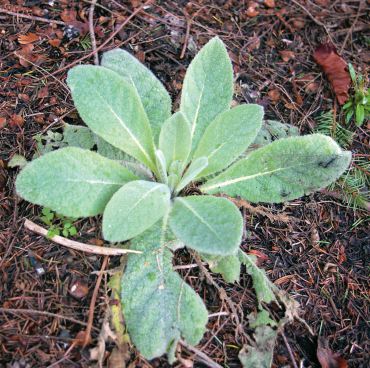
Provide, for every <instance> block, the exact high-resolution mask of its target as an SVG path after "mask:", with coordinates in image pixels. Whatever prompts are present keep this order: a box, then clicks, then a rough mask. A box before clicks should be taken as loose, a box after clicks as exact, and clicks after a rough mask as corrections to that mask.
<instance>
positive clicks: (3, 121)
mask: <svg viewBox="0 0 370 368" xmlns="http://www.w3.org/2000/svg"><path fill="white" fill-rule="evenodd" d="M5 126H6V118H5V117H4V116H0V129H1V128H4V127H5Z"/></svg>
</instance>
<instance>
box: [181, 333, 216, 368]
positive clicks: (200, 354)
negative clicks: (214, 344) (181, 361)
mask: <svg viewBox="0 0 370 368" xmlns="http://www.w3.org/2000/svg"><path fill="white" fill-rule="evenodd" d="M179 342H180V344H181V345H182V346H184V347H185V348H186V349H188V350H189V351H191V352H193V353H194V354H195V355H198V357H199V358H201V360H202V362H203V363H204V364H206V365H207V366H208V367H210V368H222V366H221V365H219V364H218V363H216V362H215V361H213V360H212V359H211V358H210V357H209V356H208V355H206V354H204V353H203V352H202V351H200V350H199V349H197V348H196V347H194V346H191V345H189V344H188V343H187V342H186V341H184V340H182V339H180V340H179Z"/></svg>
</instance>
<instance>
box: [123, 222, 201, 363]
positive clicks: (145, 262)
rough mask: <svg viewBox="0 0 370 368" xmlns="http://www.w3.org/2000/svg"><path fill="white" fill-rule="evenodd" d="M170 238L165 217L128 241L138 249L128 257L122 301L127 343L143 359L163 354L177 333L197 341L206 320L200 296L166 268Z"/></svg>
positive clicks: (172, 346)
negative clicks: (128, 342) (137, 253)
mask: <svg viewBox="0 0 370 368" xmlns="http://www.w3.org/2000/svg"><path fill="white" fill-rule="evenodd" d="M173 240H174V239H173V237H172V236H171V235H170V234H168V229H167V224H166V220H164V221H163V222H162V221H160V222H159V223H157V224H156V225H154V226H153V227H151V228H150V229H149V230H147V231H146V232H144V233H143V234H142V235H140V236H138V237H136V238H135V239H133V240H132V241H131V249H136V250H140V251H142V252H143V253H142V254H140V255H137V256H136V257H132V256H131V255H129V256H128V261H127V266H126V271H125V274H124V276H123V278H122V304H123V311H124V316H125V322H126V325H127V328H128V332H129V334H130V337H131V339H132V342H133V343H134V344H135V345H136V347H137V348H138V349H139V351H140V353H141V354H143V355H144V357H145V358H147V359H152V358H155V357H158V356H161V355H162V354H164V353H167V354H169V355H170V356H169V359H170V361H172V360H173V358H174V357H173V356H171V355H172V354H173V353H172V351H173V348H174V346H175V345H176V343H177V341H178V340H179V338H180V337H182V338H183V339H184V340H186V341H187V342H188V343H189V344H192V345H195V344H197V343H198V342H199V341H200V339H201V338H202V336H203V333H204V332H205V325H206V323H207V319H208V313H207V310H206V308H205V306H204V304H203V302H202V299H201V298H200V297H199V296H198V295H197V294H196V293H195V292H194V290H193V289H191V288H190V287H189V285H187V284H186V283H185V282H184V281H183V280H182V279H181V278H180V276H179V275H178V274H177V273H176V272H174V271H173V270H172V253H171V251H170V250H169V249H170V248H171V247H172V246H171V242H172V241H173Z"/></svg>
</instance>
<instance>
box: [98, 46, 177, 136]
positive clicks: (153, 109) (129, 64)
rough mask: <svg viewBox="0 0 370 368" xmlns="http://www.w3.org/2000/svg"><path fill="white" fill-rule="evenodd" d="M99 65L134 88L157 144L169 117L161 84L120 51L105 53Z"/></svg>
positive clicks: (169, 99)
mask: <svg viewBox="0 0 370 368" xmlns="http://www.w3.org/2000/svg"><path fill="white" fill-rule="evenodd" d="M101 64H102V66H105V67H106V68H109V69H111V70H113V71H115V72H116V73H118V74H119V75H121V76H122V77H124V78H125V79H126V80H127V81H128V82H130V83H132V84H133V85H134V86H135V87H136V89H137V92H138V93H139V96H140V98H141V102H142V103H143V106H144V109H145V112H146V114H147V115H148V118H149V121H150V124H151V127H152V132H153V136H154V139H155V142H157V139H158V136H159V132H160V130H161V126H162V124H163V122H164V121H165V120H166V119H168V118H169V116H170V115H171V98H170V95H169V94H168V92H167V91H166V89H165V88H164V86H163V84H162V83H161V82H160V81H159V79H157V78H156V77H155V75H154V74H153V73H152V72H151V71H150V70H149V69H148V68H147V67H146V66H145V65H143V64H142V63H140V61H139V60H137V59H136V58H135V57H134V56H132V55H131V54H130V53H128V52H127V51H124V50H121V49H116V50H111V51H108V52H105V53H104V54H103V58H102V61H101Z"/></svg>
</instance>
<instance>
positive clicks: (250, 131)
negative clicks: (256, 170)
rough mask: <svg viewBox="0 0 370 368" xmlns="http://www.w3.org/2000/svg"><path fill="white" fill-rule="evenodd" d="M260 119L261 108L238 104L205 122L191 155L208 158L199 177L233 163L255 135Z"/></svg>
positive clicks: (261, 115)
mask: <svg viewBox="0 0 370 368" xmlns="http://www.w3.org/2000/svg"><path fill="white" fill-rule="evenodd" d="M262 118H263V108H262V107H261V106H259V105H253V104H248V105H240V106H237V107H235V108H233V109H231V110H228V111H225V112H223V113H221V114H220V115H218V116H217V117H216V119H215V120H214V121H213V122H212V123H211V124H210V125H208V127H207V129H206V131H205V133H204V135H203V137H202V138H201V139H200V141H199V145H198V148H197V149H196V151H195V153H194V158H198V157H202V156H204V157H207V158H208V166H207V167H206V168H205V169H204V170H203V171H202V172H201V173H200V174H199V175H198V178H201V177H204V176H207V175H210V174H214V173H216V172H218V171H221V170H222V169H225V168H226V167H227V166H229V165H230V164H231V163H233V161H235V159H237V158H238V157H239V156H240V155H241V154H242V153H243V152H244V151H245V150H246V149H247V148H248V146H249V145H250V144H251V143H252V142H253V140H254V139H255V138H256V136H257V133H258V131H259V130H260V129H261V125H262Z"/></svg>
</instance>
